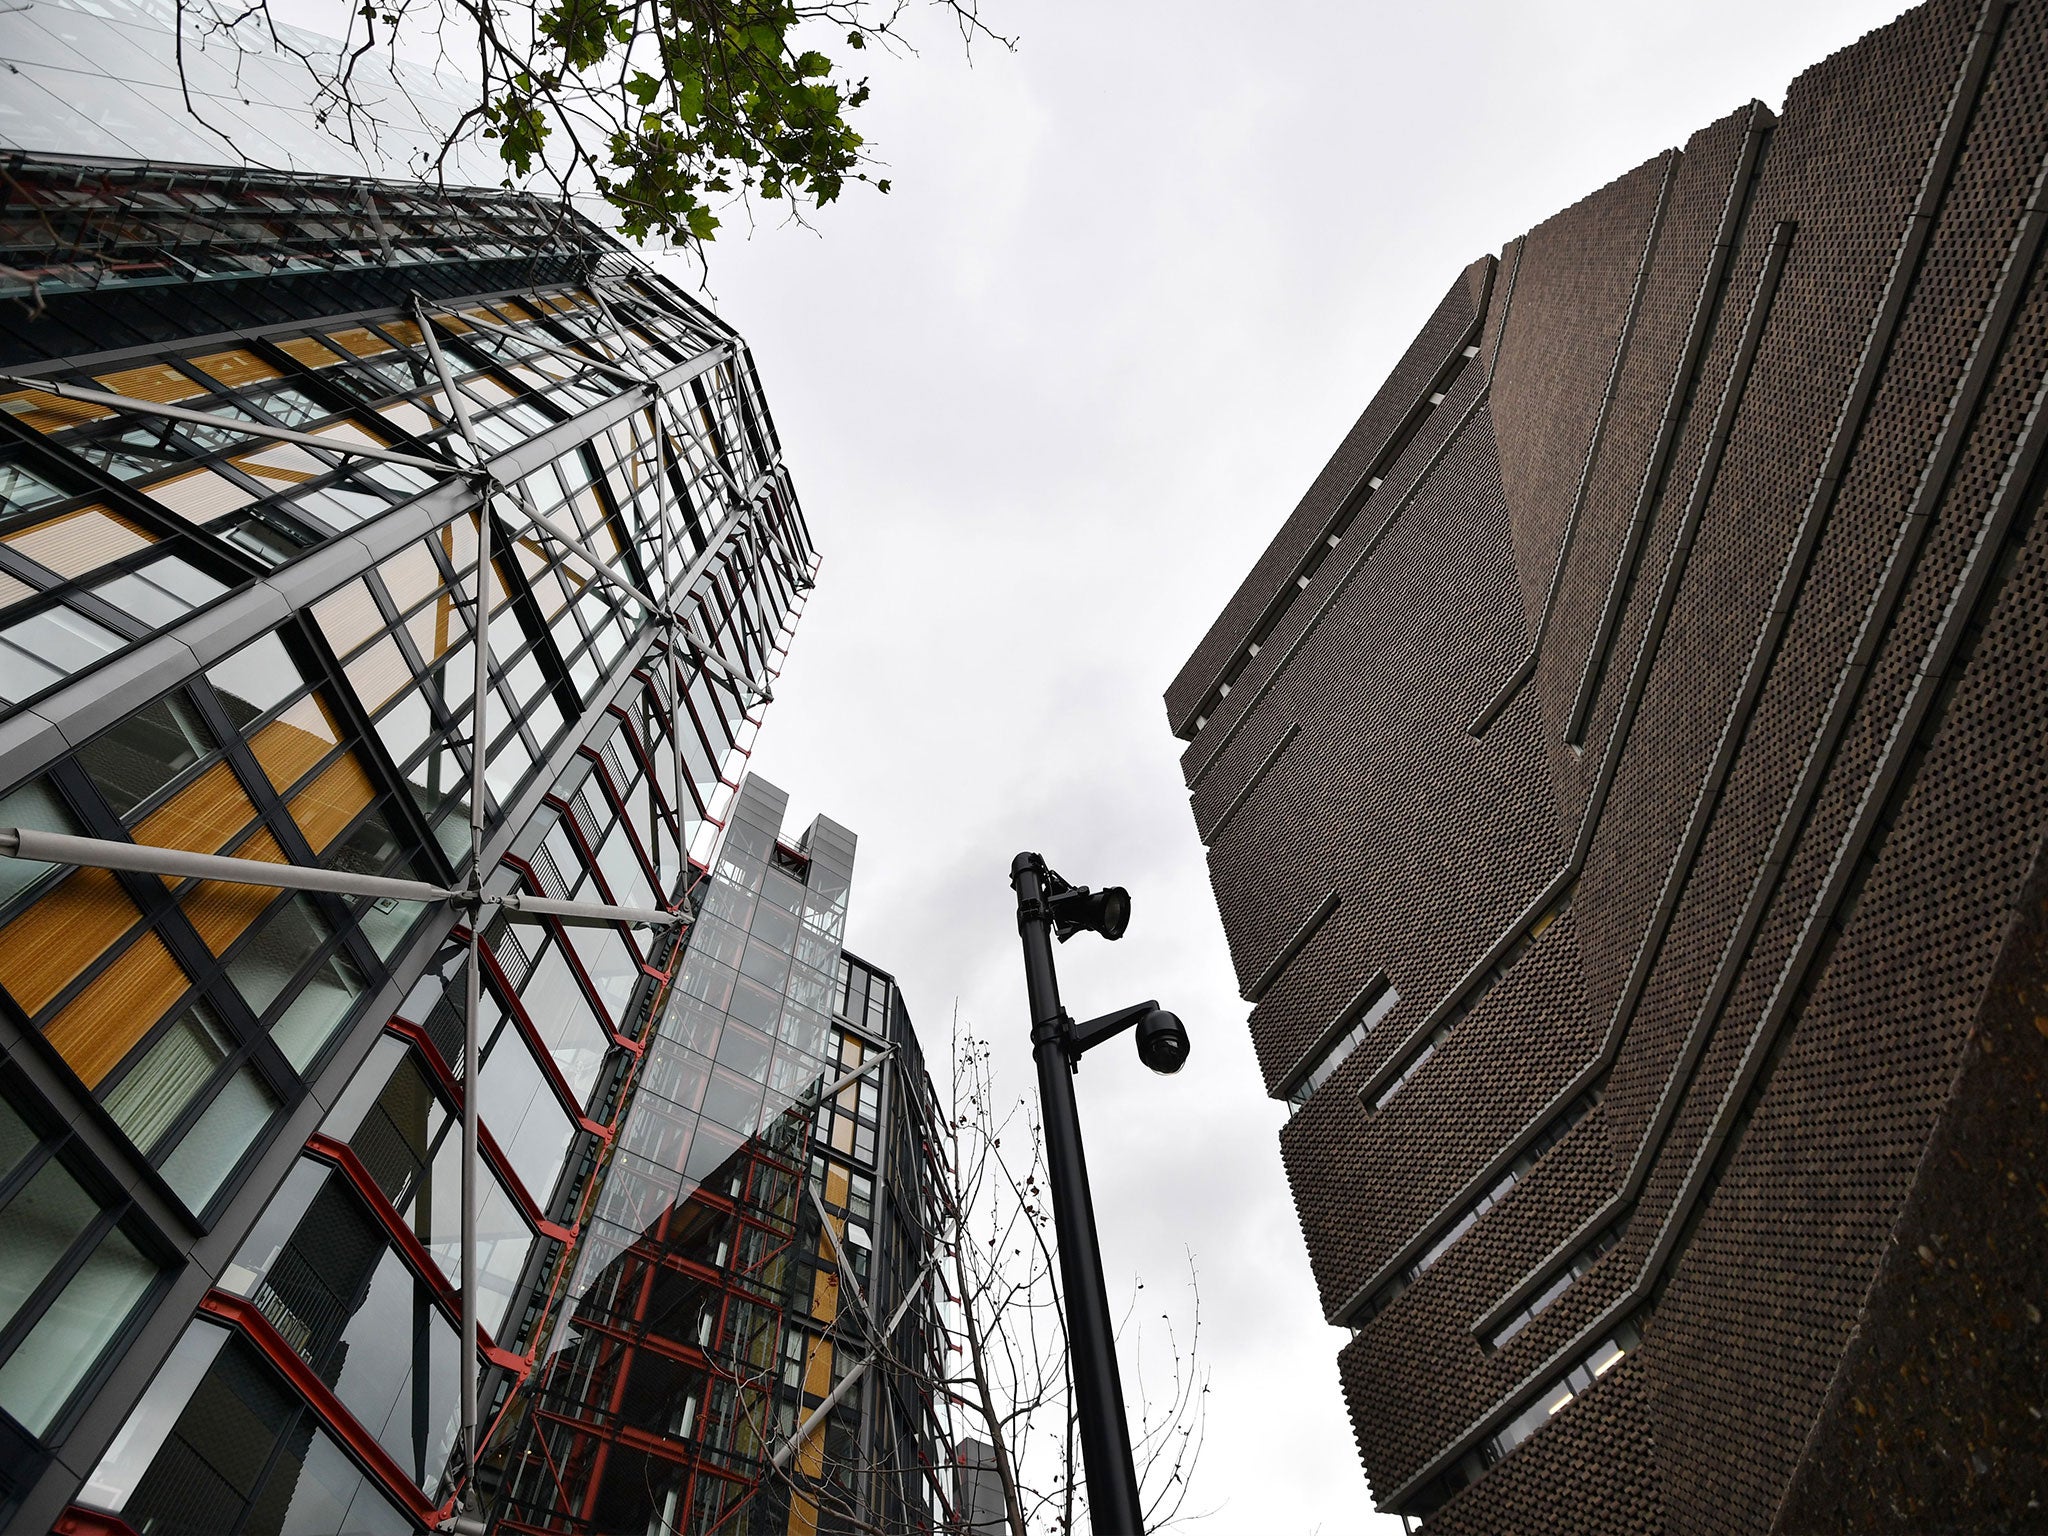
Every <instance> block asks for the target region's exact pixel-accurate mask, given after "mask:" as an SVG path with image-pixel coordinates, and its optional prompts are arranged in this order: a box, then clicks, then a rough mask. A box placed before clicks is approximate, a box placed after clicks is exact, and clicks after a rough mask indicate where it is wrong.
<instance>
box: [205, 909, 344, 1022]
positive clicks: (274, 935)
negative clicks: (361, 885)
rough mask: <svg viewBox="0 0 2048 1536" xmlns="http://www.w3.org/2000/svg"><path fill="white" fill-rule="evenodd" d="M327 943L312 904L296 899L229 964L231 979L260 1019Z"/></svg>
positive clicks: (279, 912) (325, 928)
mask: <svg viewBox="0 0 2048 1536" xmlns="http://www.w3.org/2000/svg"><path fill="white" fill-rule="evenodd" d="M326 942H327V925H326V924H325V923H323V922H322V921H321V920H320V916H319V914H318V913H317V912H316V911H315V910H314V909H313V904H312V903H311V902H310V901H308V900H307V899H306V898H305V897H303V896H298V897H294V898H293V899H292V900H291V901H289V902H287V903H286V904H285V905H284V906H282V907H280V908H278V911H277V915H276V916H275V917H273V918H271V920H270V921H269V922H268V923H266V924H265V925H264V927H263V929H262V931H261V932H259V933H258V934H257V935H256V937H255V939H254V940H253V941H251V942H250V943H249V944H247V945H246V946H244V948H243V949H242V951H241V953H240V954H238V955H236V956H235V958H234V959H233V960H232V961H230V962H229V964H228V977H229V979H230V980H232V981H233V982H234V984H235V989H236V990H237V991H238V992H240V993H241V994H242V996H243V997H244V998H245V999H247V1001H248V1004H249V1007H250V1009H251V1010H252V1011H254V1012H255V1013H256V1014H258V1015H259V1016H260V1015H262V1014H263V1013H264V1012H266V1011H267V1010H268V1009H269V1007H270V1005H271V1004H272V1003H274V1002H276V1001H277V998H278V995H279V994H280V993H282V992H283V991H284V989H285V988H286V987H287V986H289V985H290V984H291V981H292V978H293V977H295V976H297V975H298V974H299V968H300V967H301V966H303V965H304V964H305V963H306V962H307V961H308V960H310V959H312V958H313V955H314V952H315V951H317V950H318V949H319V948H320V946H321V945H322V944H324V943H326Z"/></svg>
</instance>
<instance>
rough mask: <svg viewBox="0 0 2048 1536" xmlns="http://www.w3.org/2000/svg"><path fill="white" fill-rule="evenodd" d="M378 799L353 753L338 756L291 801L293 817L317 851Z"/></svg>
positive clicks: (368, 777)
mask: <svg viewBox="0 0 2048 1536" xmlns="http://www.w3.org/2000/svg"><path fill="white" fill-rule="evenodd" d="M376 798H377V787H376V785H374V784H372V783H371V782H370V776H369V775H368V774H367V773H365V772H363V767H362V764H360V763H358V762H357V761H356V760H355V758H354V756H353V755H351V756H348V757H338V758H336V759H335V760H334V761H333V762H332V763H330V764H329V765H328V766H327V769H326V771H325V772H323V773H322V774H321V775H320V776H319V777H318V778H317V779H315V780H313V782H312V783H310V784H308V785H307V786H306V787H305V788H304V789H302V790H300V791H299V793H298V798H297V799H295V800H293V801H292V803H291V812H292V819H293V820H294V821H296V822H297V823H298V824H299V830H300V831H301V832H303V833H305V834H306V841H307V842H309V843H311V844H312V845H313V851H314V852H315V853H319V852H321V851H322V850H324V849H325V848H326V847H327V845H328V844H329V843H331V842H333V841H334V840H335V838H336V837H338V836H340V835H341V831H342V829H343V828H344V827H346V826H347V825H348V824H349V823H350V822H352V821H354V820H355V819H356V817H357V816H358V815H359V814H360V813H361V811H362V809H363V807H364V806H366V805H368V804H369V803H370V802H371V801H372V800H374V799H376Z"/></svg>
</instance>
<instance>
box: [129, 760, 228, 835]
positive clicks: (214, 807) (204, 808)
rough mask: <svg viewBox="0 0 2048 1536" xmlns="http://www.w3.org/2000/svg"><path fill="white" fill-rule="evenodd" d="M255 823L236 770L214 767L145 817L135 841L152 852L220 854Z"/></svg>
mask: <svg viewBox="0 0 2048 1536" xmlns="http://www.w3.org/2000/svg"><path fill="white" fill-rule="evenodd" d="M255 819H256V807H255V806H254V805H252V804H251V803H250V801H249V797H248V795H247V794H245V793H244V792H243V789H242V784H241V781H240V780H239V779H237V778H236V777H235V770H234V769H232V768H230V767H229V766H228V765H227V764H226V763H215V764H214V765H213V766H212V767H211V768H209V769H207V770H206V772H204V773H202V774H201V775H199V777H198V778H196V779H194V780H193V781H192V782H191V783H190V784H187V785H186V786H185V787H184V788H183V789H181V790H179V791H178V792H177V793H176V794H175V795H173V796H171V798H170V799H169V800H167V801H165V802H164V804H163V805H162V806H160V807H158V808H157V809H156V810H154V811H152V812H150V813H149V815H147V816H145V817H144V818H143V819H142V822H141V824H140V825H139V826H137V827H136V828H135V832H134V837H135V841H137V842H138V843H147V844H149V845H150V846H151V847H152V848H183V849H185V850H186V851H188V852H190V853H218V852H219V851H220V850H221V849H222V848H225V847H226V846H227V845H228V843H229V842H230V841H232V840H233V839H234V837H235V835H236V834H237V833H238V832H240V831H241V830H242V829H243V828H244V827H246V826H248V825H249V824H250V823H251V822H253V821H254V820H255Z"/></svg>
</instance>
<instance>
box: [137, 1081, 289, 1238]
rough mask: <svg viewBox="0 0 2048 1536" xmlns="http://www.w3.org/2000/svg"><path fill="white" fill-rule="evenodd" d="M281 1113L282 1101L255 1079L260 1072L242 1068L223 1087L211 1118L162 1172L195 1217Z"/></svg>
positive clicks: (208, 1111)
mask: <svg viewBox="0 0 2048 1536" xmlns="http://www.w3.org/2000/svg"><path fill="white" fill-rule="evenodd" d="M277 1108H278V1104H277V1096H276V1095H275V1094H273V1093H272V1092H271V1091H270V1089H269V1088H268V1087H266V1086H265V1085H264V1083H263V1080H262V1079H261V1078H260V1077H258V1076H257V1075H256V1069H255V1068H254V1067H244V1068H242V1070H241V1071H239V1072H237V1073H236V1074H235V1075H234V1076H233V1077H231V1078H229V1079H228V1080H227V1081H226V1082H225V1083H223V1084H222V1085H221V1090H220V1092H219V1093H217V1094H215V1095H214V1096H213V1102H212V1103H211V1104H209V1105H207V1106H206V1113H205V1114H203V1115H201V1116H200V1117H199V1120H198V1123H197V1124H195V1125H194V1126H193V1127H192V1129H191V1130H189V1131H187V1132H186V1133H185V1139H184V1140H183V1141H181V1142H179V1143H178V1149H177V1150H176V1151H175V1152H173V1153H172V1154H171V1155H170V1156H169V1157H167V1158H165V1159H164V1162H163V1166H162V1167H161V1168H160V1169H159V1170H158V1171H159V1172H160V1173H162V1174H163V1176H164V1180H165V1182H166V1183H168V1184H169V1185H170V1186H171V1188H172V1189H174V1190H176V1191H177V1192H178V1196H179V1198H180V1199H182V1200H183V1201H184V1202H185V1204H186V1205H188V1206H189V1207H191V1208H192V1209H193V1210H195V1211H197V1210H201V1209H203V1208H204V1207H205V1205H206V1203H207V1201H209V1200H211V1199H212V1198H213V1195H214V1192H215V1191H216V1190H218V1189H219V1188H220V1187H221V1185H222V1184H223V1183H225V1182H226V1180H227V1176H228V1175H229V1174H230V1173H232V1172H234V1170H235V1167H236V1165H237V1164H239V1163H240V1162H241V1160H242V1154H243V1153H245V1152H247V1151H248V1150H249V1145H250V1143H252V1142H253V1141H255V1139H256V1137H257V1135H258V1134H259V1133H260V1132H261V1131H262V1130H263V1128H264V1126H266V1125H267V1124H269V1123H270V1117H271V1116H272V1115H274V1114H276V1113H277Z"/></svg>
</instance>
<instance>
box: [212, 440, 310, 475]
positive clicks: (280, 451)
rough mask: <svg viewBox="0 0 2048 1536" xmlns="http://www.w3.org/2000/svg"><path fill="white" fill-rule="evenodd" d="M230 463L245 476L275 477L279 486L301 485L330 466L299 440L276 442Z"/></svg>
mask: <svg viewBox="0 0 2048 1536" xmlns="http://www.w3.org/2000/svg"><path fill="white" fill-rule="evenodd" d="M228 462H229V463H231V464H233V465H234V466H235V468H237V469H239V470H240V471H241V472H242V473H243V474H245V475H254V476H255V477H256V478H257V479H258V480H275V481H276V482H277V483H278V484H279V485H302V484H304V483H305V482H306V481H308V480H311V479H313V478H314V477H315V476H316V475H324V474H326V473H327V471H328V468H329V466H328V465H325V464H322V463H321V462H320V461H319V460H318V459H316V458H314V457H313V455H312V454H310V453H308V452H306V450H305V449H303V448H301V447H300V446H299V445H298V444H297V443H274V444H272V445H271V446H270V447H268V448H264V449H261V450H259V451H258V452H256V453H245V454H242V455H241V456H240V457H238V458H234V459H230V460H229V461H228Z"/></svg>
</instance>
